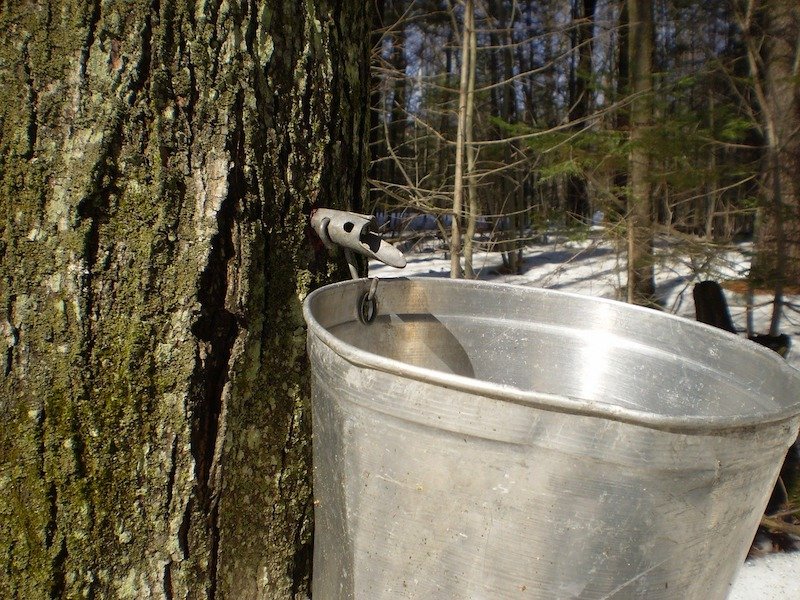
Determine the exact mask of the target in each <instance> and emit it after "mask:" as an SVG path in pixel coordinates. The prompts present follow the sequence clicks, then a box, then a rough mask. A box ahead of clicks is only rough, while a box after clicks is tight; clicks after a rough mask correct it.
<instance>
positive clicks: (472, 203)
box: [464, 8, 478, 279]
mask: <svg viewBox="0 0 800 600" xmlns="http://www.w3.org/2000/svg"><path fill="white" fill-rule="evenodd" d="M473 11H474V8H473ZM470 22H471V23H472V27H470V30H469V77H468V79H467V114H466V116H465V121H464V151H465V154H466V160H467V170H466V176H465V178H466V180H467V228H466V231H465V232H464V277H466V278H467V279H475V270H474V268H473V264H472V258H473V257H472V254H473V248H474V241H475V240H474V238H475V232H476V230H477V226H478V190H477V183H476V181H475V175H476V173H475V161H476V159H477V154H478V152H477V150H476V149H475V145H474V144H473V137H474V132H475V70H476V69H475V66H476V63H477V55H478V36H477V33H476V31H475V15H474V12H473V15H472V18H471V19H470Z"/></svg>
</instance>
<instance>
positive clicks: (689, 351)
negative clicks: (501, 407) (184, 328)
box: [307, 278, 800, 426]
mask: <svg viewBox="0 0 800 600" xmlns="http://www.w3.org/2000/svg"><path fill="white" fill-rule="evenodd" d="M367 287H368V283H367V282H365V281H361V282H359V281H355V282H346V283H343V284H338V285H335V286H330V287H329V288H325V289H323V290H319V291H318V292H316V293H315V294H314V296H313V297H311V298H309V303H308V304H309V306H308V307H307V311H308V313H309V314H307V317H309V316H310V317H311V318H312V319H311V321H310V323H311V328H312V331H314V329H315V328H318V329H319V330H320V331H321V330H324V331H325V332H326V333H327V335H324V336H323V339H324V341H325V342H326V343H327V344H328V345H330V346H331V347H332V348H333V349H334V351H336V352H338V353H339V354H341V355H342V356H345V357H347V356H352V355H353V350H354V349H355V350H356V353H355V354H356V355H357V356H358V360H359V361H362V362H364V361H366V362H367V363H370V362H372V363H373V366H375V367H376V368H380V369H381V370H390V371H395V372H397V373H398V374H403V373H411V374H412V376H414V377H417V378H419V377H423V378H424V376H425V373H426V372H433V373H439V374H450V375H454V376H456V377H453V378H452V380H454V381H460V383H461V385H462V386H464V387H469V383H468V381H470V380H471V381H480V382H483V383H487V384H490V385H491V386H492V387H494V388H496V390H497V392H498V394H500V395H502V394H503V392H504V390H505V391H509V392H511V391H519V392H523V393H532V394H545V395H554V396H559V397H564V398H567V399H572V400H579V401H581V403H582V404H583V405H585V404H586V403H587V402H588V403H592V404H595V405H597V406H598V407H600V408H601V409H602V408H603V407H606V408H611V409H628V410H632V411H637V412H644V413H649V414H655V415H661V416H664V417H667V418H669V417H675V418H681V419H687V418H688V419H690V420H691V419H701V420H702V419H709V418H710V419H713V420H715V421H720V420H723V421H724V420H726V419H728V420H730V424H731V425H732V426H735V425H737V423H739V422H740V421H741V420H746V421H748V422H758V421H775V420H779V419H781V418H788V417H790V416H793V415H794V414H796V413H797V412H799V411H798V408H800V407H799V406H798V401H799V400H800V398H798V386H797V382H798V380H797V374H796V371H795V370H794V369H792V368H791V367H788V366H787V365H785V363H784V361H783V360H781V359H780V358H779V357H777V355H774V354H773V353H771V352H769V351H768V350H765V349H763V348H760V347H759V346H757V345H756V344H754V343H752V342H749V341H747V340H745V339H744V338H737V337H736V336H734V335H731V334H727V333H725V332H722V331H720V330H717V329H713V328H710V327H707V326H704V325H701V324H698V323H695V322H693V321H689V320H686V319H681V318H678V317H674V316H671V315H668V314H665V313H661V312H658V311H655V310H651V309H644V308H640V307H636V306H632V305H629V304H623V303H620V302H614V301H610V300H603V299H597V298H590V297H584V296H578V295H573V294H564V293H560V292H553V291H547V290H541V289H533V288H520V287H514V286H506V285H497V284H487V283H481V282H465V281H452V280H441V279H422V278H421V279H394V280H381V281H380V283H379V285H378V288H377V290H376V294H375V298H376V310H377V315H376V317H375V319H374V320H373V321H372V322H371V323H369V324H366V323H364V322H362V321H361V320H360V319H359V318H358V305H359V300H360V298H361V297H362V296H363V294H364V293H365V291H366V289H367ZM484 389H485V386H484Z"/></svg>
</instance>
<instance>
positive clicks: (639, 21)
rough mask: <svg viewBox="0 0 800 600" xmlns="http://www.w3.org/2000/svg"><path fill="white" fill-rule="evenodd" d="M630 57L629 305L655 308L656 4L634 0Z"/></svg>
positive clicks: (630, 1)
mask: <svg viewBox="0 0 800 600" xmlns="http://www.w3.org/2000/svg"><path fill="white" fill-rule="evenodd" d="M628 16H629V19H630V28H629V32H628V54H629V60H630V89H631V93H632V94H633V99H632V101H631V109H630V119H631V127H630V128H631V133H630V140H631V150H630V154H629V159H628V162H629V165H630V166H629V178H628V218H627V230H628V302H635V303H636V304H652V302H653V300H654V296H655V276H654V268H653V223H652V185H651V182H650V151H649V149H648V148H647V140H646V133H647V130H648V128H649V127H650V126H652V120H653V5H652V0H628Z"/></svg>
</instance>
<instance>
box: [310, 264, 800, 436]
mask: <svg viewBox="0 0 800 600" xmlns="http://www.w3.org/2000/svg"><path fill="white" fill-rule="evenodd" d="M372 279H373V278H362V279H353V280H348V281H341V282H337V283H332V284H328V285H325V286H322V287H319V288H317V289H315V290H313V291H312V292H310V293H309V294H308V295H307V296H306V298H305V299H304V300H303V317H304V319H305V321H306V324H307V327H308V334H309V336H310V335H312V334H313V335H314V336H315V337H316V338H317V339H319V340H320V341H321V342H322V343H323V344H325V345H326V346H327V347H328V348H330V349H331V350H332V351H333V352H334V353H335V354H337V355H338V356H340V357H341V358H343V359H344V360H346V361H347V362H349V363H351V364H352V365H354V366H357V367H360V368H366V369H375V370H378V371H382V372H384V373H389V374H392V375H396V376H399V377H404V378H407V379H412V380H415V381H420V382H422V383H426V384H433V385H436V386H439V387H444V388H448V389H453V390H457V391H460V392H466V393H469V394H473V395H478V396H485V397H488V398H492V399H494V400H500V401H506V402H511V403H513V404H518V405H523V406H529V407H532V408H536V409H540V410H546V411H550V412H558V413H564V414H574V415H579V416H588V417H595V418H599V419H606V420H611V421H618V422H622V423H628V424H631V425H638V426H641V427H646V428H649V429H657V430H661V431H668V432H674V433H683V434H715V435H716V434H726V433H730V432H734V431H736V432H741V431H742V430H747V429H756V428H757V429H762V428H764V427H768V426H773V425H779V424H781V423H784V422H788V421H791V420H792V419H796V420H798V421H800V391H799V392H798V399H797V401H795V402H794V403H791V404H789V405H788V406H786V407H783V408H782V409H780V410H775V411H773V412H767V413H758V414H755V415H752V416H750V415H734V416H701V415H694V416H693V415H686V416H676V415H665V414H659V413H655V412H650V411H644V410H636V409H632V408H626V407H621V406H615V405H612V404H607V403H602V402H597V401H593V400H586V399H581V398H575V397H572V396H567V395H561V394H549V393H543V392H535V391H529V390H523V389H520V388H518V387H515V386H511V385H507V384H500V383H492V382H487V381H482V380H480V379H476V378H472V377H467V376H465V375H457V374H454V373H446V372H443V371H438V370H435V369H429V368H427V367H420V366H417V365H412V364H408V363H405V362H403V361H401V360H396V359H392V358H387V357H384V356H381V355H379V354H376V353H374V352H369V351H366V350H361V349H360V348H357V347H355V346H353V345H351V344H349V343H347V342H345V341H343V340H342V339H340V338H338V337H337V336H336V335H334V334H333V333H331V332H330V331H328V330H327V329H326V328H325V327H324V326H323V325H322V324H321V323H320V322H319V321H318V320H317V319H316V317H315V316H314V314H313V312H312V304H313V302H314V301H315V299H316V298H317V297H319V296H322V295H323V294H326V293H333V292H335V291H336V290H338V289H342V288H347V287H356V286H359V287H365V288H368V287H369V284H370V282H371V280H372ZM380 281H381V284H382V285H387V284H388V285H391V282H395V281H415V282H423V283H425V284H426V285H434V286H436V285H441V286H462V287H464V288H506V289H514V290H526V292H525V293H536V294H544V295H549V296H553V297H558V298H564V299H569V298H572V299H576V300H579V301H582V302H585V301H587V300H591V301H596V302H599V303H604V304H609V305H612V306H619V305H623V306H625V310H626V311H630V312H631V313H633V314H635V313H637V312H639V313H641V314H647V315H650V316H652V314H653V309H650V308H646V307H643V306H638V305H635V304H628V303H625V302H620V301H618V300H613V299H610V298H601V297H595V296H587V295H584V294H577V293H574V292H564V291H561V290H550V289H546V288H539V287H528V286H520V285H514V284H509V283H500V282H489V281H478V280H471V279H445V278H428V277H383V278H380ZM656 314H658V315H659V317H658V318H664V319H671V320H675V321H679V322H680V323H682V324H684V326H689V327H697V328H700V329H701V330H705V331H708V332H711V333H712V335H715V336H720V337H721V338H723V339H727V340H729V341H730V340H735V341H736V342H737V343H747V344H751V345H750V346H748V351H750V352H754V353H756V354H760V355H761V356H762V357H763V358H764V359H766V360H767V361H771V362H773V364H774V365H775V367H776V368H777V369H778V370H779V371H782V372H783V373H784V374H785V376H787V377H791V378H794V379H795V380H797V381H800V370H798V369H796V368H794V367H792V366H791V365H789V364H788V363H787V362H786V361H785V360H784V359H783V358H781V357H780V356H778V355H777V354H776V353H775V352H773V351H771V350H769V349H767V348H764V347H762V346H760V345H758V344H756V343H754V342H750V341H748V340H746V339H744V338H742V337H740V336H738V335H736V334H734V333H730V332H728V331H724V330H722V329H719V328H716V327H713V326H711V325H707V324H705V323H700V322H698V321H692V320H691V319H687V318H685V317H680V316H678V315H674V314H671V313H666V312H657V313H656Z"/></svg>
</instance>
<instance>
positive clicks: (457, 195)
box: [450, 0, 475, 279]
mask: <svg viewBox="0 0 800 600" xmlns="http://www.w3.org/2000/svg"><path fill="white" fill-rule="evenodd" d="M474 18H475V6H474V3H473V0H466V2H465V4H464V25H463V30H462V32H461V75H460V77H459V86H458V128H457V130H456V164H455V173H454V178H455V180H454V183H453V217H452V219H453V220H452V223H451V227H450V277H451V278H453V279H461V277H463V275H464V273H463V271H462V268H461V222H462V218H463V212H464V210H463V207H464V157H465V154H466V153H465V152H464V140H465V136H466V129H467V104H468V100H469V73H470V69H471V68H472V65H470V40H471V38H472V34H471V29H472V28H473V27H474V26H475V25H474Z"/></svg>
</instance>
